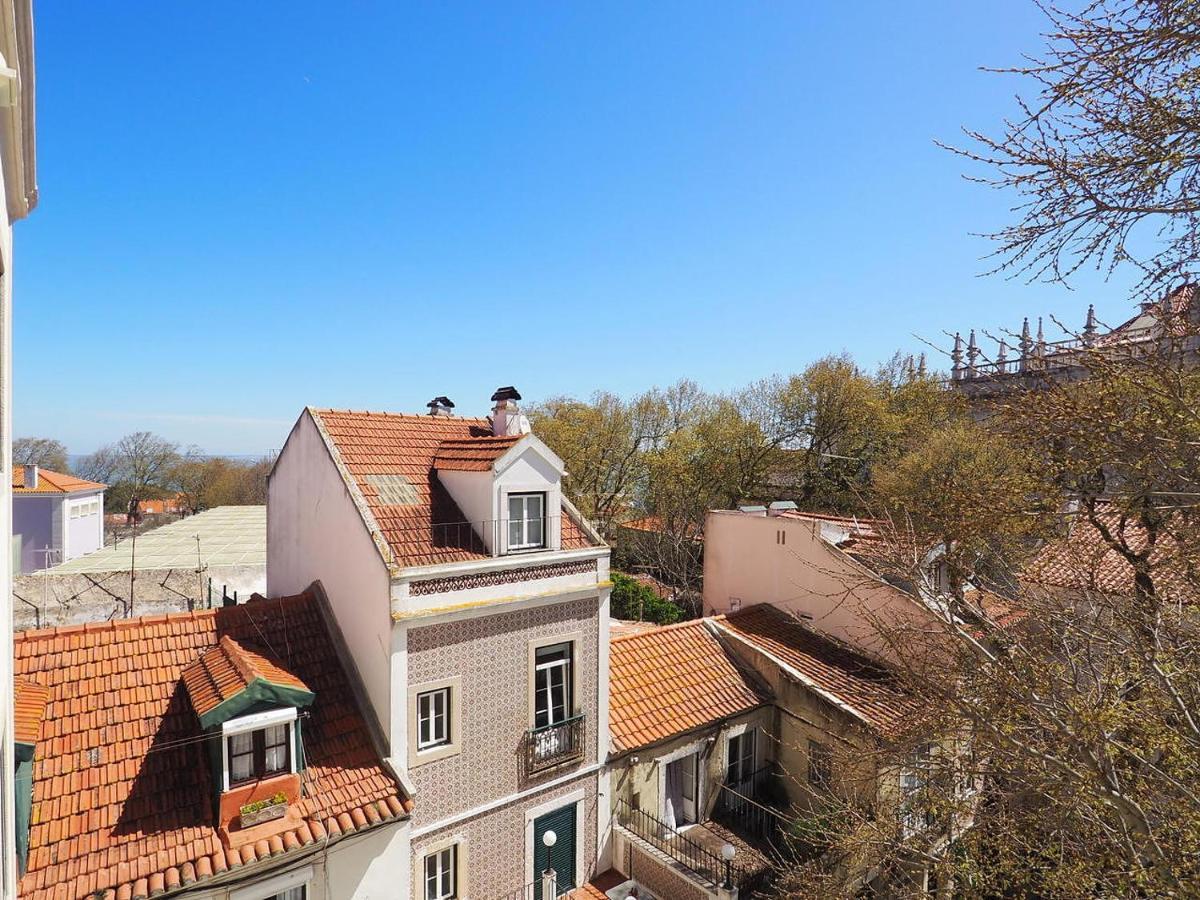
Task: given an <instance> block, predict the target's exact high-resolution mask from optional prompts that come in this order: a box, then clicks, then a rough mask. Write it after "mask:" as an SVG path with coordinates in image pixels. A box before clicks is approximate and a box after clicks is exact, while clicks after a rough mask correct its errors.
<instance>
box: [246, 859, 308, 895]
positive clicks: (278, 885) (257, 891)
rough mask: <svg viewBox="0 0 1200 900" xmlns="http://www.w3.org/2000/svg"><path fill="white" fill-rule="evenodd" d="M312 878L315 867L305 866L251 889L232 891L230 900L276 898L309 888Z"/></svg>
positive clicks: (255, 885)
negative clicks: (293, 889) (303, 887)
mask: <svg viewBox="0 0 1200 900" xmlns="http://www.w3.org/2000/svg"><path fill="white" fill-rule="evenodd" d="M312 877H313V867H312V866H305V867H304V868H303V869H296V870H295V871H294V872H285V873H284V874H282V875H276V876H275V877H274V878H268V879H266V880H265V881H260V882H257V883H256V884H252V885H250V886H249V887H244V888H238V889H237V890H233V891H230V892H229V900H266V898H267V897H274V896H275V895H276V894H279V893H282V892H283V891H287V890H291V889H292V888H296V887H300V885H304V886H305V887H308V886H309V885H311V884H312Z"/></svg>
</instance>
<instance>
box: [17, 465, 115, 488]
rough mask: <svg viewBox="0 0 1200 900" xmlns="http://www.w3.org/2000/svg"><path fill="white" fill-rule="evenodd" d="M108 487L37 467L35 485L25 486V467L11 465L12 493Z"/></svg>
mask: <svg viewBox="0 0 1200 900" xmlns="http://www.w3.org/2000/svg"><path fill="white" fill-rule="evenodd" d="M106 487H108V485H106V484H100V482H98V481H87V480H85V479H83V478H76V477H75V476H74V475H66V474H64V473H62V472H51V471H50V470H49V469H43V468H41V467H40V466H39V467H38V479H37V487H31V488H27V487H25V467H24V466H13V467H12V489H13V493H14V494H72V493H74V492H76V491H98V490H103V489H104V488H106Z"/></svg>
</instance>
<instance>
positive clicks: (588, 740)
mask: <svg viewBox="0 0 1200 900" xmlns="http://www.w3.org/2000/svg"><path fill="white" fill-rule="evenodd" d="M598 602H599V598H598V597H590V598H586V599H583V600H576V601H572V602H567V603H558V604H550V605H546V606H540V607H535V608H532V609H524V610H520V611H517V612H511V613H505V614H501V615H494V616H484V617H478V618H471V619H464V620H460V621H457V622H451V623H446V624H441V625H429V626H426V627H424V628H410V630H409V633H408V675H409V684H411V685H419V684H422V683H425V682H435V681H438V680H439V679H444V678H450V677H454V676H460V677H461V678H462V682H461V684H462V688H461V701H460V702H461V704H462V708H461V718H462V752H461V753H460V754H458V755H456V756H452V757H449V758H446V759H440V760H437V761H434V762H430V763H427V764H425V765H422V766H420V767H418V768H416V769H414V770H413V771H412V773H411V775H412V779H413V781H414V783H415V784H416V785H417V791H418V795H419V796H420V797H421V803H420V804H419V805H418V808H417V810H416V812H415V816H414V822H415V824H416V825H417V827H420V826H422V825H424V824H427V823H430V822H432V821H436V820H440V819H443V818H445V817H447V816H451V815H454V814H456V813H459V812H462V811H464V810H468V809H472V808H474V807H477V806H480V805H481V804H484V803H487V802H488V801H491V800H494V799H496V798H499V797H505V796H509V795H512V794H515V793H518V792H520V791H524V790H528V789H529V788H531V787H535V786H536V785H537V784H538V783H544V782H547V781H550V780H553V779H555V778H559V777H562V776H564V775H566V774H569V772H570V771H571V768H573V769H579V768H580V767H583V766H587V765H590V764H592V763H595V762H596V761H597V760H596V755H597V752H596V747H597V735H596V728H597V713H598V692H597V658H596V654H597V638H598V633H597V605H598ZM555 635H562V636H564V637H567V636H571V635H578V636H580V637H581V638H582V639H581V640H578V641H577V643H576V646H577V653H578V655H577V658H576V665H577V666H578V667H579V697H578V698H577V701H576V705H577V708H579V709H580V710H582V711H583V713H584V743H583V747H584V754H583V757H582V759H580V760H579V761H578V762H577V763H575V764H573V766H572V767H571V768H568V769H567V770H566V771H562V770H552V771H550V772H547V773H545V774H543V775H541V776H540V777H537V778H534V779H528V778H526V777H525V775H524V774H523V771H522V765H521V760H522V740H523V738H524V735H525V732H526V730H527V729H528V728H529V725H530V722H529V692H530V680H531V678H532V673H531V672H530V671H529V645H530V642H531V641H534V640H542V639H547V638H552V637H553V636H555Z"/></svg>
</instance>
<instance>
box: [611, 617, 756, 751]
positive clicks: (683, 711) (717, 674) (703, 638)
mask: <svg viewBox="0 0 1200 900" xmlns="http://www.w3.org/2000/svg"><path fill="white" fill-rule="evenodd" d="M609 672H610V674H609V709H608V719H609V727H610V730H611V733H612V741H613V744H614V746H615V747H616V749H617V750H618V751H622V750H629V749H632V748H634V747H644V746H646V745H647V744H653V743H656V742H657V741H661V740H664V739H666V738H669V737H673V736H674V735H677V734H685V733H686V732H689V731H692V730H694V729H696V728H700V727H701V726H704V725H707V724H709V723H711V722H717V721H720V720H721V719H724V718H727V717H729V716H732V715H736V714H738V713H741V712H746V711H747V710H751V709H754V708H755V707H757V706H759V705H761V704H762V703H763V702H764V701H763V697H762V696H760V694H759V693H758V691H757V690H756V688H755V686H754V685H753V683H752V682H751V681H750V680H749V678H747V677H746V676H745V675H743V673H742V670H741V669H740V668H738V666H737V665H736V664H735V663H734V661H733V658H732V657H731V656H730V654H729V653H728V651H726V649H725V648H724V647H723V646H722V645H721V642H720V641H719V640H717V638H716V637H715V636H714V635H713V634H712V632H710V631H709V629H708V625H707V624H706V620H703V619H698V620H694V621H691V622H682V623H680V624H678V625H666V626H663V627H660V628H654V629H650V630H647V631H640V632H637V633H634V634H623V635H621V636H619V637H614V638H613V639H612V640H611V642H610V645H609Z"/></svg>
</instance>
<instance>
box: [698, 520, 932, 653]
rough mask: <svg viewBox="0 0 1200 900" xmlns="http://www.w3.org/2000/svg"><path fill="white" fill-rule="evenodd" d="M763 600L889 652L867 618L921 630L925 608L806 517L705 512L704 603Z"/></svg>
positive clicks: (712, 606) (717, 608)
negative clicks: (832, 542)
mask: <svg viewBox="0 0 1200 900" xmlns="http://www.w3.org/2000/svg"><path fill="white" fill-rule="evenodd" d="M757 603H770V604H771V605H773V606H776V607H779V608H780V609H783V610H786V611H787V612H790V613H793V614H794V615H797V616H802V617H803V618H804V619H805V624H806V625H808V626H809V627H811V628H813V629H814V630H816V631H820V632H823V633H825V634H828V635H830V636H831V637H834V638H836V639H838V640H841V641H845V642H846V643H848V644H851V645H852V646H855V647H858V648H860V649H862V650H864V651H866V652H868V653H872V654H875V655H877V656H880V657H882V658H885V659H886V658H890V657H893V654H892V653H891V652H890V651H889V650H888V648H887V647H885V646H884V644H883V643H882V642H881V641H880V639H879V636H878V634H879V632H878V628H877V627H876V625H875V624H873V623H878V622H882V623H886V624H887V625H888V626H889V627H903V628H906V629H912V630H914V631H915V632H918V633H923V632H925V631H926V630H927V623H931V622H932V621H933V618H932V614H931V613H930V612H929V611H928V610H927V609H925V608H924V607H922V606H921V605H919V604H918V603H917V601H915V600H914V599H913V598H912V597H910V596H909V595H908V594H906V593H905V592H903V591H901V590H899V589H898V588H895V587H893V586H892V585H890V584H888V583H887V582H885V581H883V580H882V579H881V578H879V576H878V575H876V574H875V573H874V572H872V571H871V570H870V569H868V568H866V567H865V566H863V565H861V564H860V563H858V562H857V561H856V560H854V559H852V558H851V557H849V556H847V555H846V554H845V553H843V552H842V551H840V550H838V549H837V548H836V547H833V546H831V545H830V544H828V543H826V542H825V541H824V540H822V539H821V532H820V524H819V523H818V522H816V521H814V520H811V519H792V518H786V517H781V516H754V515H748V514H746V513H741V512H737V511H729V510H714V511H711V512H709V514H708V517H707V518H706V520H705V526H704V609H705V611H706V612H710V613H727V612H730V611H731V609H733V608H735V607H736V608H741V609H745V608H746V607H748V606H752V605H754V604H757Z"/></svg>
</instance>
